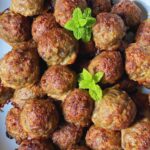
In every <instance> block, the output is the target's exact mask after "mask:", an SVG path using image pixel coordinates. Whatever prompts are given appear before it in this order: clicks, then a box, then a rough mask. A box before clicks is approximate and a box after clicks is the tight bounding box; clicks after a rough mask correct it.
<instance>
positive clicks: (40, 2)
mask: <svg viewBox="0 0 150 150" xmlns="http://www.w3.org/2000/svg"><path fill="white" fill-rule="evenodd" d="M10 10H11V11H13V12H16V13H19V14H21V15H23V16H35V15H39V14H40V13H42V11H43V10H44V0H23V1H22V0H12V1H11V5H10Z"/></svg>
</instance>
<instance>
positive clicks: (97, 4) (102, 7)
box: [90, 0, 111, 16]
mask: <svg viewBox="0 0 150 150" xmlns="http://www.w3.org/2000/svg"><path fill="white" fill-rule="evenodd" d="M90 1H91V5H92V11H93V15H94V16H97V15H98V14H99V13H101V12H109V11H110V10H111V1H110V0H90Z"/></svg>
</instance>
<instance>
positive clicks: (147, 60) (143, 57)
mask: <svg viewBox="0 0 150 150" xmlns="http://www.w3.org/2000/svg"><path fill="white" fill-rule="evenodd" d="M125 52H126V62H125V68H126V72H127V74H128V76H129V78H130V79H132V80H134V81H137V82H138V83H139V84H140V85H144V86H146V87H147V88H150V46H143V45H141V44H138V43H133V44H131V45H130V46H129V47H128V48H127V49H126V50H125Z"/></svg>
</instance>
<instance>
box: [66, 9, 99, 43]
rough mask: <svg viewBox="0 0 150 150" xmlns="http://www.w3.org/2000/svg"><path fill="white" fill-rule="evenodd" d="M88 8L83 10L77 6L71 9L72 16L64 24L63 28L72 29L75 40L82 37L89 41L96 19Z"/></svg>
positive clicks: (83, 39)
mask: <svg viewBox="0 0 150 150" xmlns="http://www.w3.org/2000/svg"><path fill="white" fill-rule="evenodd" d="M91 13H92V11H91V9H90V8H86V9H85V10H84V11H83V12H82V10H81V9H80V8H79V7H77V8H76V9H74V11H73V15H72V18H71V19H70V20H69V21H68V22H67V23H66V24H65V26H64V27H65V29H67V30H69V31H72V32H73V35H74V37H75V38H76V39H77V40H80V39H82V41H84V42H89V41H90V40H91V36H92V26H93V25H94V24H95V23H96V19H95V18H93V17H92V15H91Z"/></svg>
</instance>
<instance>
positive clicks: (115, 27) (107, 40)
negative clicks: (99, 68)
mask: <svg viewBox="0 0 150 150" xmlns="http://www.w3.org/2000/svg"><path fill="white" fill-rule="evenodd" d="M124 35H125V25H124V22H123V20H122V19H121V18H120V17H119V16H117V15H115V14H111V13H100V14H98V15H97V22H96V24H95V25H94V27H93V38H94V42H95V45H96V47H97V48H98V49H100V50H116V49H117V48H118V47H119V46H120V44H121V40H122V38H123V37H124Z"/></svg>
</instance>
